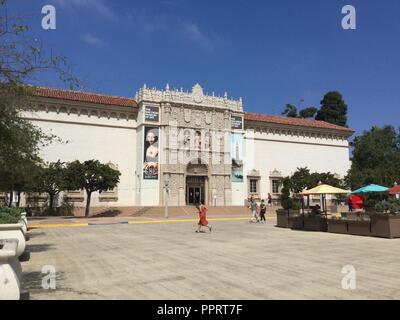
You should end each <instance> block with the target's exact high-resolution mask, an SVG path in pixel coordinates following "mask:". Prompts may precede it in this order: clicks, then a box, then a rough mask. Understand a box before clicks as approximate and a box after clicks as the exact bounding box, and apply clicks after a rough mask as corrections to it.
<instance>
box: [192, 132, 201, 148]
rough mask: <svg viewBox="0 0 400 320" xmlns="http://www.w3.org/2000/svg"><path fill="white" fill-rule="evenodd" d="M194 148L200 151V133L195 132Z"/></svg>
mask: <svg viewBox="0 0 400 320" xmlns="http://www.w3.org/2000/svg"><path fill="white" fill-rule="evenodd" d="M194 147H195V148H197V149H201V132H200V131H196V134H195V146H194Z"/></svg>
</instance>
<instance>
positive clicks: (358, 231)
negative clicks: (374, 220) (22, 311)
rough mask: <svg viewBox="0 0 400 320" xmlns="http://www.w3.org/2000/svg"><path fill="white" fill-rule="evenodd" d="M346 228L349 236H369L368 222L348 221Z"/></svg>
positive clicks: (369, 222) (369, 224) (369, 227)
mask: <svg viewBox="0 0 400 320" xmlns="http://www.w3.org/2000/svg"><path fill="white" fill-rule="evenodd" d="M347 226H348V228H349V229H348V230H349V234H353V235H357V236H371V221H370V220H348V221H347Z"/></svg>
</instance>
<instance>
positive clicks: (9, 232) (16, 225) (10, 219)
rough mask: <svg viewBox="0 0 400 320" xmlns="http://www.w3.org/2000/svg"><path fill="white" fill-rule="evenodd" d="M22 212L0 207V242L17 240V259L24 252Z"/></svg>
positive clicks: (17, 209) (16, 209)
mask: <svg viewBox="0 0 400 320" xmlns="http://www.w3.org/2000/svg"><path fill="white" fill-rule="evenodd" d="M21 213H22V210H21V209H19V208H9V207H4V206H0V240H3V239H17V240H18V246H17V257H19V256H21V255H22V254H23V253H24V251H25V245H26V244H25V234H24V231H23V229H24V222H22V221H21Z"/></svg>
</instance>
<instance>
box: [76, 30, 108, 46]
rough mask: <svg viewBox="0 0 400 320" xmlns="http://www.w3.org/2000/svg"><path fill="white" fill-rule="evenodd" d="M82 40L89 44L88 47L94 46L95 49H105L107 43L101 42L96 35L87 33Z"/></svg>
mask: <svg viewBox="0 0 400 320" xmlns="http://www.w3.org/2000/svg"><path fill="white" fill-rule="evenodd" d="M82 40H83V41H84V42H85V43H86V44H88V45H90V46H93V47H98V48H100V47H104V46H105V45H106V42H105V41H103V40H101V39H100V38H98V37H96V36H94V35H92V34H90V33H85V34H84V35H83V36H82Z"/></svg>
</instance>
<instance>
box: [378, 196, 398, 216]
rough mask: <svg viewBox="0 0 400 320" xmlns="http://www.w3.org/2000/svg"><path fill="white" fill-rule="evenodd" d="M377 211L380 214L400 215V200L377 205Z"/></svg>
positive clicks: (383, 201) (385, 201) (389, 200)
mask: <svg viewBox="0 0 400 320" xmlns="http://www.w3.org/2000/svg"><path fill="white" fill-rule="evenodd" d="M375 210H376V211H377V212H380V213H400V200H399V199H395V198H389V199H388V200H382V201H380V202H378V203H377V204H376V205H375Z"/></svg>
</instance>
